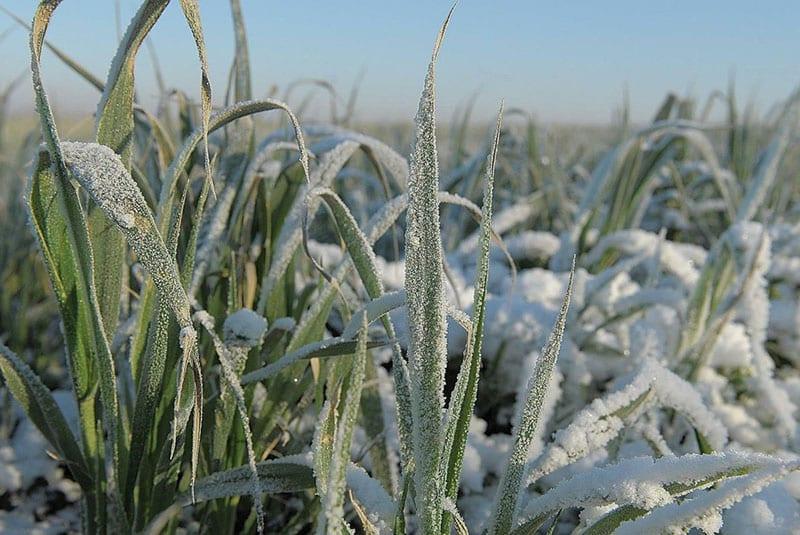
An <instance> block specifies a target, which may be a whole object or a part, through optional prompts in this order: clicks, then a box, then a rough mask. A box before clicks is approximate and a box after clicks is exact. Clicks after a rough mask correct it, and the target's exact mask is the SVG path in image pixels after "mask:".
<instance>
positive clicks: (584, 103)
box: [0, 0, 800, 123]
mask: <svg viewBox="0 0 800 535" xmlns="http://www.w3.org/2000/svg"><path fill="white" fill-rule="evenodd" d="M0 4H2V5H4V6H5V7H7V8H9V9H11V10H12V11H14V12H15V13H17V14H19V15H20V16H22V17H23V18H25V19H29V18H30V16H31V15H32V12H33V6H34V4H35V2H34V1H33V0H0ZM200 4H201V9H202V17H203V24H204V26H205V32H206V41H207V45H208V49H209V55H210V64H211V71H212V83H213V84H214V85H215V87H216V89H217V96H221V95H222V94H223V92H224V86H225V81H226V77H227V72H228V67H229V64H230V60H231V57H232V54H233V36H232V28H231V22H230V13H229V6H228V2H227V1H225V0H201V2H200ZM114 5H115V2H114V1H113V0H64V2H63V3H62V5H61V6H60V7H59V8H58V10H57V11H56V14H55V17H54V20H53V23H52V25H51V30H50V32H49V34H48V38H49V39H50V40H51V41H52V42H53V43H54V44H56V45H57V46H59V47H61V48H62V49H64V50H65V51H67V52H68V53H70V54H71V55H72V56H73V57H74V58H76V59H77V60H79V61H80V62H81V63H82V64H83V65H85V66H86V67H87V68H89V69H90V70H91V71H92V72H94V73H96V74H97V75H99V76H100V77H101V78H104V77H105V74H106V72H107V68H108V64H109V62H110V60H111V58H112V56H113V54H114V49H115V46H116V42H117V30H116V27H115V22H114V21H115V7H114ZM120 6H121V15H122V16H121V18H122V24H123V28H124V26H126V25H127V22H128V20H130V17H131V16H132V15H133V13H134V11H135V9H136V7H137V6H138V2H137V1H136V0H120ZM242 6H243V10H244V13H245V15H246V20H247V30H248V34H249V42H250V52H251V62H252V68H253V72H254V89H255V92H256V95H263V94H266V92H267V91H268V88H269V87H270V86H271V85H273V84H275V85H277V86H278V87H280V88H285V87H286V86H287V85H288V84H289V83H290V82H292V81H294V80H297V79H301V78H322V79H326V80H329V81H330V82H332V83H333V84H334V85H335V86H336V87H337V88H338V89H339V90H340V91H341V92H343V93H344V94H346V93H347V92H348V91H349V90H350V87H351V86H352V84H353V83H354V81H355V80H356V79H357V77H358V75H359V73H360V72H361V71H364V78H363V82H362V84H361V91H360V98H359V100H358V106H357V113H358V117H359V118H360V119H364V120H370V119H377V120H387V119H390V120H410V119H411V118H412V117H413V114H414V111H415V108H416V100H417V98H418V96H419V92H420V89H421V87H422V78H423V76H424V73H425V66H426V63H427V61H428V58H429V54H430V50H431V46H432V44H433V41H434V38H435V35H436V31H437V29H438V26H439V24H440V23H441V21H442V19H443V17H444V16H445V14H446V12H447V10H448V9H449V7H450V2H449V0H397V1H392V2H389V1H373V2H365V1H355V0H335V1H334V0H318V1H302V0H295V1H292V2H288V1H275V0H242ZM798 21H800V2H798V1H796V0H793V1H761V2H754V1H742V0H729V1H722V0H719V1H712V0H706V1H701V2H697V1H682V0H681V1H667V2H663V1H662V2H647V1H642V0H638V1H627V0H625V1H594V0H585V1H577V0H573V1H564V2H556V1H549V2H542V1H531V0H528V1H525V0H496V1H487V0H481V1H479V0H461V2H460V3H459V5H458V6H457V8H456V12H455V15H454V17H453V20H452V24H451V26H450V30H449V32H448V35H447V39H446V41H445V44H444V47H443V49H442V53H441V56H440V61H439V69H438V76H439V104H440V105H439V109H440V118H441V119H447V118H449V114H451V113H452V112H453V110H455V109H456V107H457V106H460V105H463V104H464V103H465V102H467V101H468V100H469V99H470V98H471V97H472V96H473V95H475V96H476V97H477V100H476V105H477V107H476V116H477V118H479V119H484V118H488V117H489V116H491V115H492V114H493V113H494V110H495V109H496V107H497V104H498V102H499V100H500V99H501V98H504V99H505V100H506V103H507V106H518V107H523V108H525V109H527V110H529V111H531V112H533V113H534V114H535V116H537V117H538V118H540V119H541V120H543V121H547V122H552V121H563V122H573V123H574V122H584V123H603V122H606V121H608V120H609V119H610V118H611V117H612V112H613V111H614V110H615V109H617V108H619V106H620V103H621V102H622V94H623V90H624V88H625V87H627V88H628V91H629V93H630V102H631V107H632V115H633V118H634V120H639V121H641V120H646V119H647V118H648V117H650V116H651V115H652V113H653V111H654V109H655V108H656V107H657V105H658V103H659V102H660V101H661V99H662V98H663V96H664V94H665V93H666V92H667V91H668V90H672V91H677V92H679V93H681V94H686V93H691V94H693V95H695V96H700V97H702V98H705V96H706V95H707V94H709V93H710V92H711V91H712V90H714V89H725V88H726V86H727V84H728V79H729V77H730V75H731V74H734V75H735V79H736V82H737V90H738V92H739V95H740V97H742V99H744V100H747V99H749V98H754V99H755V102H756V103H757V105H758V108H759V109H760V110H762V111H765V110H766V109H767V108H768V107H769V106H770V105H771V104H773V103H774V102H775V101H777V100H778V99H780V98H784V97H785V96H787V95H788V93H789V92H790V91H791V90H792V89H793V88H794V86H795V85H796V84H798V83H799V82H800V30H799V29H798ZM11 25H12V22H11V21H10V20H9V19H7V18H6V17H5V16H4V15H2V14H0V30H2V29H4V28H6V27H8V26H11ZM152 41H153V43H154V44H155V46H156V48H157V49H158V55H159V61H160V63H161V66H162V69H163V71H164V73H165V77H166V79H167V83H168V84H169V85H170V86H173V87H180V88H182V89H185V90H188V91H189V92H190V93H191V94H195V95H196V94H197V86H198V77H199V74H198V67H197V60H196V53H195V50H194V48H193V42H192V41H191V37H190V34H189V32H188V30H187V29H186V26H185V22H184V21H183V19H182V15H181V13H180V9H179V7H178V2H177V1H174V2H173V3H172V5H170V6H169V7H168V9H167V12H166V13H165V15H164V16H163V17H162V19H161V20H160V21H159V22H158V24H157V25H156V28H155V30H154V31H153V33H152ZM143 52H144V54H142V56H141V61H140V63H139V68H138V71H137V85H138V90H139V94H140V95H142V97H143V98H144V100H145V103H147V99H148V97H150V98H152V95H154V94H155V82H154V76H153V74H152V67H151V64H150V61H149V59H148V57H147V56H148V54H147V53H146V49H143ZM0 54H2V58H3V61H2V67H0V83H2V84H5V83H7V82H8V80H10V79H12V78H13V77H15V76H16V75H17V74H19V73H20V72H23V71H25V70H26V68H27V65H28V52H27V35H26V32H25V31H24V30H22V29H17V30H14V31H13V33H12V34H11V35H9V36H8V37H6V38H5V39H4V40H3V41H2V42H0ZM45 82H46V85H47V88H48V90H49V92H50V94H51V98H52V99H53V100H54V101H55V102H56V104H57V105H58V106H59V108H60V109H61V110H62V111H66V110H70V109H77V110H79V111H90V110H92V109H93V108H94V105H95V103H96V100H97V94H96V93H95V92H94V90H93V89H92V88H91V87H90V86H88V85H87V84H85V83H84V82H82V81H81V80H79V79H78V78H77V77H76V76H75V75H73V74H71V73H70V72H68V71H67V70H66V69H65V68H64V67H63V66H61V65H59V64H58V63H57V61H56V60H54V59H53V58H52V57H50V58H48V59H47V60H46V61H45ZM29 93H30V90H29V83H28V82H26V83H25V84H23V85H22V86H21V87H20V89H19V90H18V91H17V92H16V94H15V98H14V100H13V104H14V107H15V110H16V111H20V112H25V111H27V110H29V109H31V99H30V97H29Z"/></svg>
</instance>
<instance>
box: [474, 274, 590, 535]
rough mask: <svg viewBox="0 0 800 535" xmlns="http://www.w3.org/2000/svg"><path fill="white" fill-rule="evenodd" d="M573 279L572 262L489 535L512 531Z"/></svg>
mask: <svg viewBox="0 0 800 535" xmlns="http://www.w3.org/2000/svg"><path fill="white" fill-rule="evenodd" d="M574 277H575V261H574V259H573V263H572V270H571V271H570V275H569V283H568V284H567V291H566V293H565V294H564V301H563V302H562V303H561V310H560V311H559V313H558V318H557V319H556V323H555V325H554V326H553V331H552V332H551V333H550V338H549V339H548V341H547V345H546V346H545V347H544V349H543V350H542V352H541V354H540V356H539V359H538V360H537V361H536V367H535V368H534V371H533V375H531V378H530V382H529V383H528V395H527V396H526V398H525V403H524V404H523V405H522V406H521V411H520V413H519V414H518V416H517V421H516V424H515V425H514V435H513V446H512V450H511V454H510V455H509V457H508V461H507V463H506V468H505V470H504V472H503V475H502V477H501V479H500V484H499V485H498V489H497V497H496V498H495V505H494V512H493V513H492V520H491V527H490V528H489V533H491V534H499V533H508V532H509V531H511V528H512V527H513V521H514V515H515V514H516V510H517V507H518V503H519V494H520V490H521V489H522V479H523V477H524V476H525V464H526V462H527V458H528V448H529V447H530V444H531V441H532V440H533V437H534V436H535V434H536V431H537V427H538V426H539V425H541V422H540V421H539V413H540V411H541V408H542V404H543V403H544V399H545V396H546V394H547V388H548V386H549V385H550V376H551V375H552V373H553V369H554V368H555V364H556V359H557V358H558V353H559V351H560V350H561V340H562V339H563V337H564V331H565V329H566V324H567V312H568V311H569V300H570V297H571V296H572V283H573V279H574Z"/></svg>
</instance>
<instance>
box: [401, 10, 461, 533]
mask: <svg viewBox="0 0 800 535" xmlns="http://www.w3.org/2000/svg"><path fill="white" fill-rule="evenodd" d="M451 14H452V9H451V10H450V13H448V15H447V18H446V19H445V22H444V24H442V27H441V29H440V30H439V35H438V37H437V39H436V43H435V45H434V48H433V55H432V57H431V62H430V64H429V66H428V73H427V76H426V77H425V86H424V89H423V91H422V97H421V99H420V103H419V109H418V111H417V118H416V140H415V145H414V150H413V154H412V156H411V172H410V177H409V181H408V199H409V203H408V212H407V215H406V218H407V228H406V284H405V286H406V292H407V294H408V298H407V301H408V322H409V332H410V338H411V340H410V351H409V364H410V366H409V368H410V377H411V407H412V411H411V412H412V426H413V429H412V441H413V451H414V462H415V469H414V486H415V489H416V503H417V513H418V515H419V528H420V529H421V530H422V531H423V532H425V533H434V532H437V531H438V530H439V529H440V523H441V518H442V506H443V502H442V500H443V498H444V488H443V481H442V478H441V477H440V474H441V464H442V462H441V458H442V449H443V444H442V416H443V413H444V372H445V363H446V359H447V347H446V336H447V322H446V318H445V306H444V272H443V268H442V258H443V253H442V237H441V229H440V224H439V200H438V198H437V195H438V191H439V162H438V156H437V153H436V125H435V98H436V97H435V65H436V59H437V56H438V55H439V47H440V46H441V43H442V40H443V39H444V34H445V31H446V29H447V24H448V22H449V21H450V16H451Z"/></svg>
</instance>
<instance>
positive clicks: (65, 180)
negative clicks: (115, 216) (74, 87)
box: [29, 0, 127, 529]
mask: <svg viewBox="0 0 800 535" xmlns="http://www.w3.org/2000/svg"><path fill="white" fill-rule="evenodd" d="M59 3H60V0H50V1H48V0H44V1H42V2H41V3H40V4H39V7H38V8H37V10H36V13H35V15H34V19H33V23H32V30H31V38H30V50H31V76H32V81H33V90H34V96H35V101H36V109H37V112H38V115H39V119H40V122H41V127H42V136H43V138H44V140H45V144H46V146H47V149H48V152H49V160H48V163H50V164H52V167H51V168H52V173H51V172H48V171H46V170H45V169H46V168H45V167H43V166H42V164H43V163H44V160H43V158H42V156H40V161H39V165H38V166H37V172H36V173H35V174H34V176H33V178H32V184H31V190H30V193H29V203H30V207H31V216H32V218H33V219H34V220H35V222H34V225H35V226H38V230H37V235H38V238H39V239H40V244H41V245H42V246H43V247H42V248H43V250H44V248H45V245H44V244H45V243H46V240H47V239H48V238H52V237H53V235H52V234H49V231H50V230H57V231H60V232H63V234H62V235H61V236H59V237H58V241H57V243H58V246H57V247H58V249H57V252H55V250H54V249H50V245H49V244H48V245H47V248H48V249H50V250H51V251H53V252H54V254H50V255H48V254H45V255H44V256H45V262H46V263H47V264H48V272H49V274H50V279H51V283H52V285H53V288H54V290H55V291H56V296H57V297H58V298H59V305H60V307H61V309H62V310H61V311H62V319H64V321H65V325H66V326H67V327H70V326H72V327H73V328H77V329H79V330H80V334H78V331H77V330H76V331H75V334H76V335H77V336H76V338H77V339H74V341H75V342H77V343H76V345H73V347H72V348H71V349H72V350H75V351H81V348H82V349H83V350H84V351H86V350H88V355H86V356H87V357H88V358H87V359H86V362H93V363H94V364H96V365H97V370H98V372H99V384H100V395H101V399H102V421H103V427H104V428H105V431H106V433H107V436H108V437H109V441H110V443H111V448H110V449H111V455H112V459H111V463H110V467H111V471H110V474H109V475H108V478H107V479H108V483H107V487H108V495H109V496H110V498H111V503H112V504H114V507H113V508H112V509H113V511H112V515H111V518H110V521H111V522H112V523H113V526H112V527H118V528H120V529H125V528H126V525H127V519H126V518H125V514H124V508H123V506H122V504H121V499H120V496H119V492H118V485H119V480H120V475H121V474H122V469H121V457H122V456H123V454H124V451H125V444H124V440H123V437H122V433H121V425H120V422H121V420H120V418H119V402H118V399H117V391H116V379H115V375H116V374H115V371H114V359H113V357H112V356H111V351H110V348H109V343H108V339H107V337H106V331H105V329H104V321H103V316H102V313H101V307H100V303H99V300H98V296H97V293H96V290H95V269H94V253H93V250H92V243H91V239H90V235H89V229H88V227H87V223H86V218H85V216H84V213H83V209H82V208H81V204H80V199H79V198H78V195H77V191H76V190H75V188H74V187H73V186H72V184H71V183H70V176H69V173H68V171H67V168H66V164H65V162H64V157H63V154H62V150H61V145H60V143H59V137H58V131H57V130H56V125H55V120H54V118H53V112H52V109H51V107H50V104H49V102H48V99H47V94H46V93H45V90H44V86H43V84H42V78H41V70H40V61H41V53H42V46H43V42H44V37H45V33H46V32H47V27H48V25H49V23H50V18H51V16H52V14H53V12H54V11H55V9H56V8H57V7H58V5H59ZM37 183H38V184H37ZM40 185H41V186H42V187H41V188H40V187H39V186H40ZM39 192H44V193H47V194H49V195H50V197H49V198H47V199H46V202H47V204H46V205H41V206H36V203H37V201H40V200H42V201H43V200H45V199H42V198H40V197H37V194H38V193H39ZM53 200H55V201H56V204H55V206H57V208H56V209H55V210H51V209H50V208H51V207H53V204H52V202H53ZM37 216H44V218H46V219H48V220H51V221H52V226H49V225H50V223H43V220H42V219H38V220H36V218H37ZM42 225H44V226H42ZM43 229H45V230H43ZM48 234H49V235H48ZM64 282H66V284H67V285H66V286H64V285H62V283H64ZM73 290H74V293H70V294H64V293H62V292H64V291H70V292H72V291H73ZM68 296H69V298H70V299H76V300H77V302H78V303H81V305H82V306H79V307H77V308H78V310H79V311H80V312H79V313H78V318H82V319H76V321H75V323H72V322H73V318H75V311H74V307H75V306H76V305H75V303H74V302H69V301H68V300H67V299H66V298H67V297H68ZM115 299H116V300H117V305H118V302H119V292H117V294H116V297H115ZM70 323H71V325H70ZM70 338H71V336H68V339H70ZM78 340H83V342H79V341H78ZM78 344H80V345H78ZM83 344H85V345H83ZM77 354H79V353H73V354H72V363H73V364H77V367H78V369H79V370H81V371H80V372H79V373H82V370H86V369H88V366H84V364H85V362H79V361H80V360H81V359H80V358H79V357H77ZM95 384H96V383H95ZM86 386H88V385H86ZM82 393H83V392H80V391H78V390H76V396H79V395H80V394H82ZM93 401H94V400H93V399H91V397H89V399H87V398H81V397H78V404H79V411H81V417H82V431H83V433H84V436H83V439H84V447H85V448H86V449H87V457H88V459H91V461H90V462H93V464H94V469H95V470H96V474H97V475H96V476H95V479H94V481H93V483H94V485H95V489H94V492H93V493H92V495H91V496H87V505H88V512H87V521H88V523H89V526H90V527H91V528H94V529H105V527H106V526H105V519H106V514H105V513H106V511H105V507H106V504H105V494H106V490H105V487H104V485H103V479H104V471H105V464H104V461H103V452H104V448H103V446H102V445H101V443H102V438H101V435H100V434H99V433H98V431H97V430H96V429H94V427H95V424H94V420H95V415H94V410H95V409H94V405H93ZM82 402H83V403H82ZM93 501H94V503H91V502H93Z"/></svg>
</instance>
